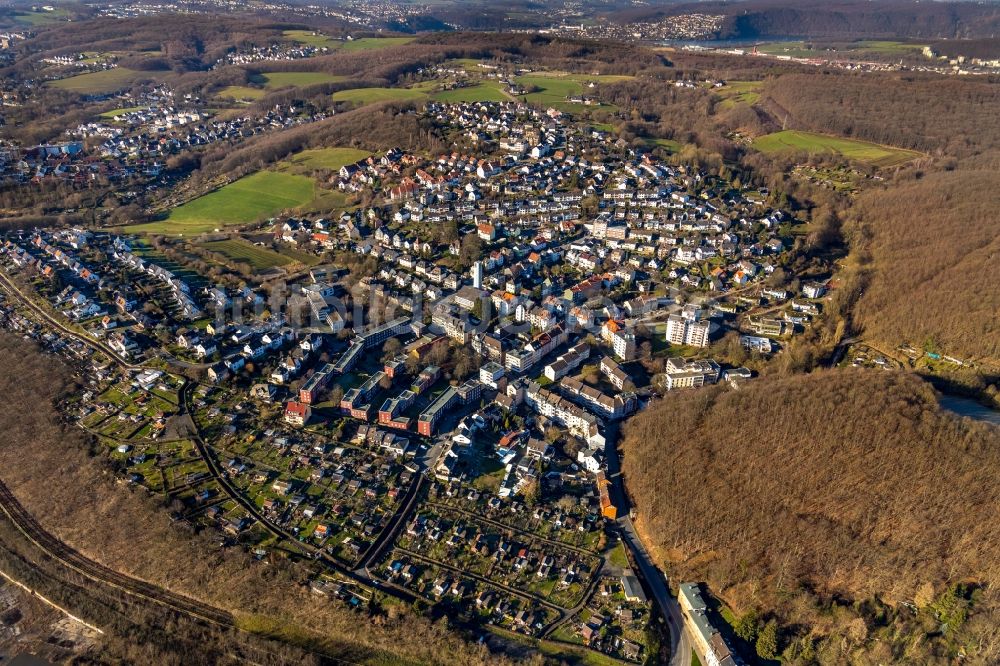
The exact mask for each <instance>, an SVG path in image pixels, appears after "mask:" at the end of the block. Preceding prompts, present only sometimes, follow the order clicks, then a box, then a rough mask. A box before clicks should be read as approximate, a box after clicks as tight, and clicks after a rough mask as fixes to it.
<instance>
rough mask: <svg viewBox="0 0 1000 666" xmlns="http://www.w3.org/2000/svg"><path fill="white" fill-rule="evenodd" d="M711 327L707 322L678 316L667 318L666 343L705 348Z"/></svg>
mask: <svg viewBox="0 0 1000 666" xmlns="http://www.w3.org/2000/svg"><path fill="white" fill-rule="evenodd" d="M710 329H711V325H710V324H709V322H708V321H707V320H701V321H696V320H694V319H688V318H686V317H682V316H680V315H670V316H669V317H667V335H666V338H667V342H669V343H670V344H672V345H688V346H689V347H707V346H708V334H709V330H710Z"/></svg>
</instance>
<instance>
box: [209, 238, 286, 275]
mask: <svg viewBox="0 0 1000 666" xmlns="http://www.w3.org/2000/svg"><path fill="white" fill-rule="evenodd" d="M201 246H202V247H204V248H205V249H207V250H211V251H212V252H218V253H219V254H222V255H225V256H226V257H227V258H229V259H231V260H232V261H235V262H237V263H247V264H250V266H251V267H252V268H253V269H254V271H258V272H259V271H266V270H268V269H270V268H276V267H278V266H286V265H288V264H290V263H292V259H291V258H290V257H286V256H284V255H283V254H278V253H277V252H275V251H274V250H269V249H268V248H266V247H260V246H258V245H254V244H253V243H250V242H248V241H245V240H242V239H239V238H233V239H229V240H218V241H209V242H207V243H202V244H201Z"/></svg>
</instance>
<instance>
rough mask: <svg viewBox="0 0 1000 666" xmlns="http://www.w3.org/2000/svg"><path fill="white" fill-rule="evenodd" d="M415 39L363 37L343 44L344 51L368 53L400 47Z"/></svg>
mask: <svg viewBox="0 0 1000 666" xmlns="http://www.w3.org/2000/svg"><path fill="white" fill-rule="evenodd" d="M414 39H416V37H364V38H362V39H354V40H351V41H347V42H343V46H342V47H341V48H343V50H344V51H370V50H373V49H385V48H389V47H390V46H402V45H404V44H409V43H410V42H412V41H413V40H414Z"/></svg>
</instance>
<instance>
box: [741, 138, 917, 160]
mask: <svg viewBox="0 0 1000 666" xmlns="http://www.w3.org/2000/svg"><path fill="white" fill-rule="evenodd" d="M753 147H754V148H756V149H757V150H759V151H761V152H762V153H778V152H785V151H795V150H803V151H807V152H813V153H822V152H832V153H837V154H838V155H842V156H843V157H846V158H847V159H851V160H857V161H859V162H864V163H866V164H870V165H872V166H875V167H888V166H895V165H897V164H902V163H904V162H908V161H909V160H912V159H914V158H916V157H919V155H920V153H917V152H915V151H912V150H903V149H902V148H892V147H890V146H880V145H878V144H876V143H868V142H867V141H857V140H855V139H844V138H841V137H835V136H827V135H825V134H816V133H814V132H802V131H799V130H783V131H781V132H774V133H772V134H767V135H764V136H761V137H758V138H757V139H755V140H754V142H753Z"/></svg>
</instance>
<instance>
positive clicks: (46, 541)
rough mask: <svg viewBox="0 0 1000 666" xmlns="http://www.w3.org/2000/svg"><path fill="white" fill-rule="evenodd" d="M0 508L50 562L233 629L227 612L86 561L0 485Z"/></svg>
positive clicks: (202, 619) (234, 624) (230, 617)
mask: <svg viewBox="0 0 1000 666" xmlns="http://www.w3.org/2000/svg"><path fill="white" fill-rule="evenodd" d="M0 509H2V510H3V512H4V513H5V514H6V515H7V517H8V518H10V520H11V522H12V523H14V525H15V527H17V529H18V531H19V532H21V533H22V534H23V535H24V536H25V537H26V538H27V539H28V540H29V541H31V542H32V543H33V544H35V545H36V546H38V548H40V549H41V550H42V551H44V552H45V553H46V554H47V555H49V556H50V557H52V558H53V559H55V560H57V561H59V562H60V563H62V564H63V565H65V566H66V567H69V568H70V569H72V570H73V571H76V572H77V573H79V574H81V575H82V576H84V577H86V578H89V579H90V580H93V581H96V582H99V583H103V584H104V585H108V586H110V587H113V588H115V589H117V590H120V591H121V592H123V593H125V594H128V595H130V596H133V597H138V598H140V599H145V600H147V601H151V602H154V603H157V604H159V605H161V606H166V607H167V608H170V609H172V610H174V611H176V612H178V613H181V614H183V615H187V616H189V617H192V618H195V619H198V620H201V621H203V622H208V623H211V624H215V625H219V626H222V627H228V628H235V627H236V620H235V618H234V617H233V616H232V615H231V614H230V613H228V612H227V611H224V610H221V609H219V608H216V607H215V606H211V605H209V604H206V603H202V602H200V601H196V600H195V599H191V598H190V597H186V596H184V595H181V594H177V593H175V592H171V591H169V590H165V589H163V588H162V587H159V586H157V585H154V584H152V583H148V582H146V581H144V580H140V579H138V578H133V577H131V576H127V575H125V574H122V573H119V572H117V571H115V570H113V569H110V568H108V567H106V566H104V565H103V564H99V563H97V562H95V561H93V560H91V559H88V558H87V557H85V556H84V555H82V554H81V553H79V552H78V551H76V550H75V549H73V548H72V547H71V546H69V545H67V544H66V543H64V542H63V541H60V540H59V539H58V538H57V537H56V536H54V535H52V534H51V533H49V532H48V531H46V530H45V528H44V527H42V526H41V524H39V522H38V521H37V520H35V519H34V517H33V516H32V515H31V514H30V513H28V511H27V510H26V509H25V508H24V506H23V505H22V504H21V503H20V502H19V501H18V499H17V498H16V497H15V496H14V494H13V493H12V492H11V491H10V489H9V488H8V487H7V486H6V485H5V484H4V483H3V482H0Z"/></svg>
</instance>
